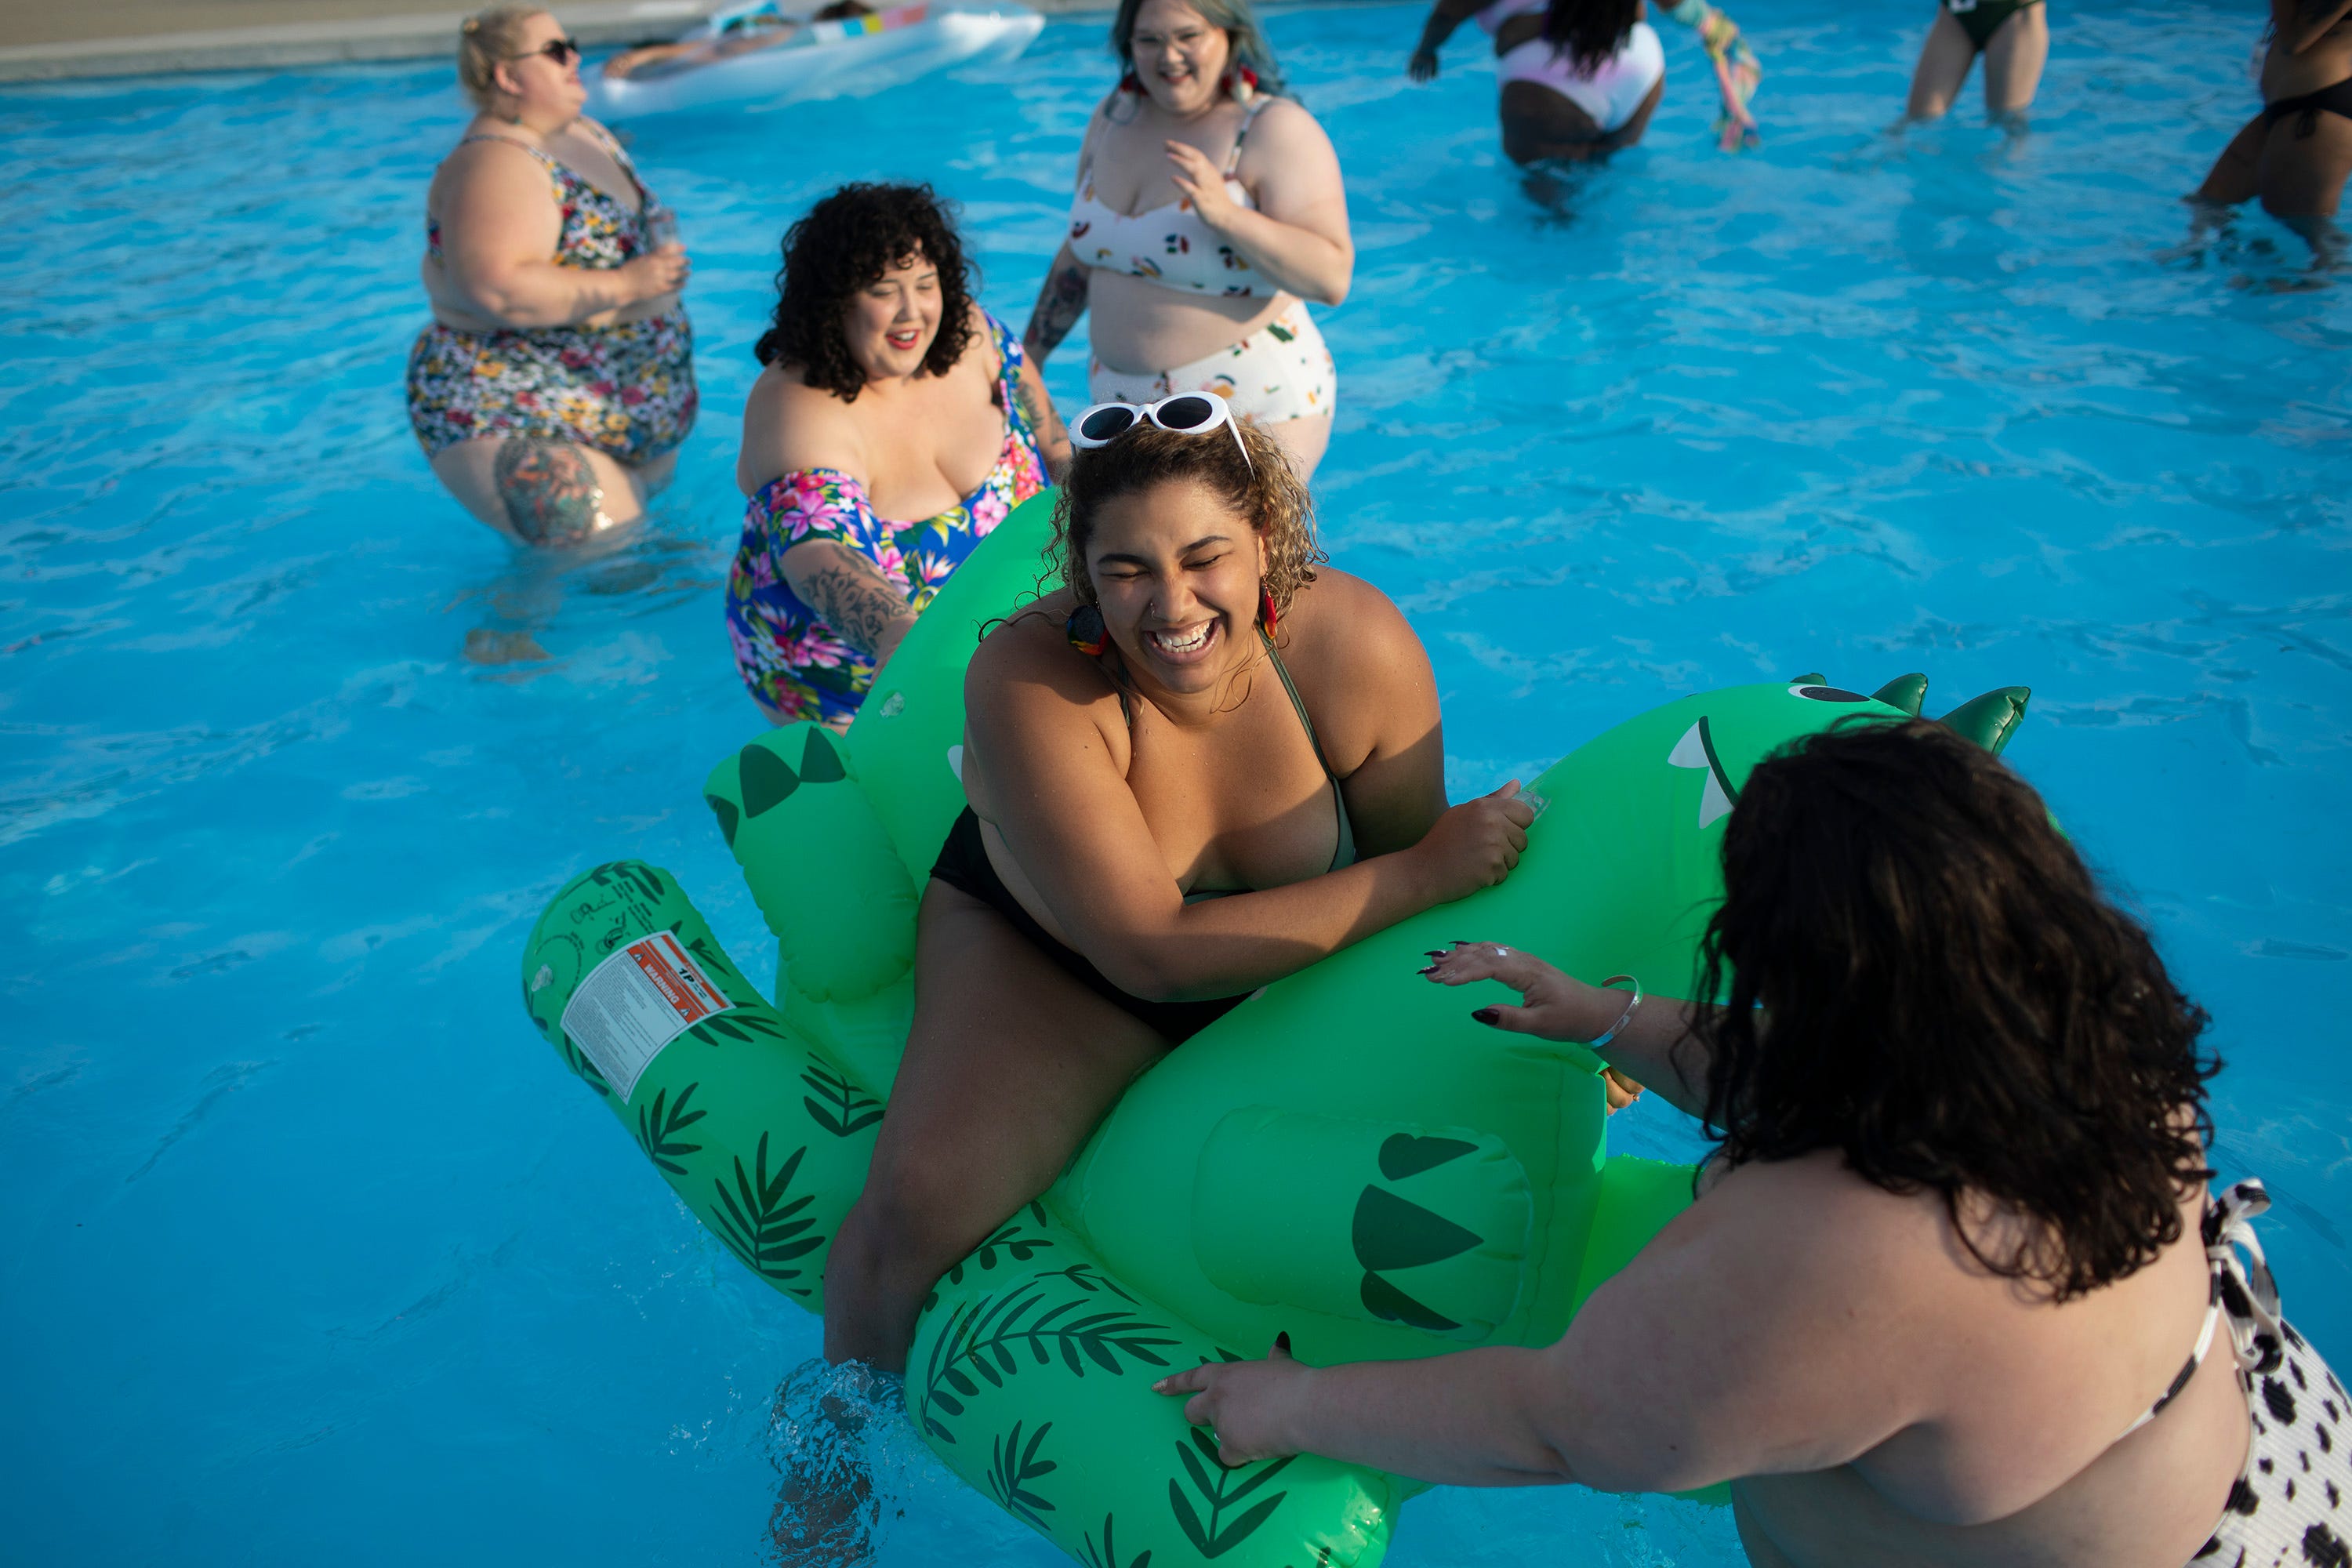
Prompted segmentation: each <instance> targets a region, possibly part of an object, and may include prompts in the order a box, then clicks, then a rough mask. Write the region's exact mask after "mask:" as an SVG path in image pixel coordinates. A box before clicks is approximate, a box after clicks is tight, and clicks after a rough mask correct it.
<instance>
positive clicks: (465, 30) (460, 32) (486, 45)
mask: <svg viewBox="0 0 2352 1568" xmlns="http://www.w3.org/2000/svg"><path fill="white" fill-rule="evenodd" d="M547 14H548V10H547V7H546V6H544V5H492V6H490V7H489V8H488V10H484V11H477V12H475V13H474V14H473V15H472V16H468V17H467V18H466V20H465V22H464V24H463V25H462V26H459V27H458V29H457V85H458V86H460V87H462V88H464V89H466V96H467V98H470V99H472V100H474V107H475V108H477V109H482V110H487V109H488V108H489V107H490V106H491V105H493V104H494V103H496V102H497V101H498V100H499V98H500V97H502V96H504V94H505V90H506V89H503V88H501V87H499V82H498V69H499V66H500V65H502V64H504V63H505V62H507V61H509V60H511V59H512V58H514V57H515V56H516V55H517V54H519V53H520V52H521V49H522V39H523V34H524V33H525V32H526V31H528V30H529V28H530V21H531V19H532V18H533V17H535V16H546V15H547Z"/></svg>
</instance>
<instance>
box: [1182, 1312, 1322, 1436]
mask: <svg viewBox="0 0 2352 1568" xmlns="http://www.w3.org/2000/svg"><path fill="white" fill-rule="evenodd" d="M1313 1376H1314V1370H1313V1369H1312V1368H1310V1367H1304V1366H1301V1365H1299V1364H1298V1363H1297V1362H1295V1361H1293V1360H1291V1359H1290V1336H1289V1335H1288V1334H1282V1335H1279V1336H1277V1337H1276V1340H1275V1342H1274V1348H1273V1349H1272V1350H1270V1351H1268V1352H1266V1355H1265V1360H1264V1361H1229V1362H1209V1363H1203V1364H1202V1365H1200V1366H1196V1367H1194V1368H1193V1369H1192V1371H1190V1372H1180V1373H1176V1374H1175V1375H1174V1376H1172V1377H1163V1378H1161V1379H1160V1381H1159V1382H1158V1383H1155V1384H1152V1385H1151V1388H1152V1392H1153V1393H1155V1394H1191V1395H1192V1398H1190V1399H1187V1400H1186V1401H1185V1402H1184V1419H1185V1420H1187V1421H1190V1422H1191V1423H1192V1425H1193V1426H1206V1427H1208V1428H1210V1429H1211V1430H1212V1431H1213V1433H1214V1434H1215V1435H1216V1439H1217V1458H1219V1459H1220V1460H1222V1461H1223V1462H1224V1463H1225V1464H1227V1465H1246V1464H1250V1463H1252V1462H1254V1461H1255V1460H1258V1459H1273V1458H1281V1457H1282V1456H1283V1455H1285V1454H1296V1453H1297V1452H1298V1444H1297V1442H1296V1441H1294V1440H1293V1439H1292V1438H1291V1437H1290V1436H1288V1434H1289V1433H1290V1432H1292V1431H1295V1430H1296V1429H1297V1422H1295V1421H1294V1420H1293V1419H1292V1415H1293V1414H1294V1413H1295V1412H1296V1411H1297V1409H1298V1408H1299V1407H1300V1406H1301V1405H1303V1404H1304V1403H1305V1402H1306V1398H1307V1380H1308V1379H1309V1378H1311V1377H1313Z"/></svg>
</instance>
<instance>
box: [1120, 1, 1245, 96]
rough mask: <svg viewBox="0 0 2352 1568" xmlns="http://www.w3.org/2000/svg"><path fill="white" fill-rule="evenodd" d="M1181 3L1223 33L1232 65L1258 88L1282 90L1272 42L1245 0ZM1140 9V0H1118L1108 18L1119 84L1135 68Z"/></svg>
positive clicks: (1141, 5) (1141, 4) (1123, 82)
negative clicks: (1248, 74) (1251, 76)
mask: <svg viewBox="0 0 2352 1568" xmlns="http://www.w3.org/2000/svg"><path fill="white" fill-rule="evenodd" d="M1183 4H1184V5H1188V6H1190V7H1191V8H1192V9H1193V10H1195V11H1198V12H1199V13H1200V14H1201V19H1202V21H1204V22H1206V23H1208V24H1209V26H1212V27H1216V28H1219V29H1221V30H1222V31H1223V33H1224V35H1225V45H1226V47H1227V48H1228V49H1229V50H1230V51H1231V58H1232V60H1233V64H1234V68H1236V69H1239V68H1242V67H1244V66H1246V67H1247V68H1249V69H1250V71H1251V72H1252V73H1253V74H1255V76H1256V78H1257V90H1258V91H1260V92H1263V93H1267V94H1271V95H1276V96H1279V95H1280V94H1281V93H1282V92H1283V90H1284V88H1283V80H1282V68H1281V67H1280V66H1279V65H1277V64H1276V63H1275V58H1274V46H1273V45H1272V44H1269V43H1267V42H1266V41H1265V32H1264V30H1263V29H1261V28H1260V27H1259V26H1258V25H1257V14H1256V13H1255V12H1254V11H1252V10H1251V9H1250V3H1249V0H1183ZM1142 9H1143V0H1118V15H1116V16H1113V17H1112V18H1111V21H1110V52H1111V53H1112V54H1114V55H1117V56H1118V64H1119V69H1120V71H1121V72H1122V76H1121V85H1125V80H1126V78H1127V77H1129V76H1132V75H1133V74H1134V72H1135V14H1136V13H1137V12H1138V11H1140V10H1142Z"/></svg>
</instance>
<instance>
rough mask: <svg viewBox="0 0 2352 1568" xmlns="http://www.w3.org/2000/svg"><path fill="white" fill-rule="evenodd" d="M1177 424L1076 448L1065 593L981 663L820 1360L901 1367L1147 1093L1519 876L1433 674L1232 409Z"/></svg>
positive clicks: (1516, 817)
mask: <svg viewBox="0 0 2352 1568" xmlns="http://www.w3.org/2000/svg"><path fill="white" fill-rule="evenodd" d="M1106 407H1110V412H1108V413H1106V412H1105V409H1106ZM1156 416H1157V417H1158V418H1159V419H1160V420H1164V421H1165V422H1167V423H1168V424H1170V425H1180V426H1185V427H1183V428H1176V429H1171V428H1163V427H1161V426H1160V425H1158V424H1155V423H1152V422H1151V420H1152V416H1150V415H1147V416H1146V417H1144V418H1143V419H1139V420H1135V421H1134V422H1133V423H1132V425H1131V426H1130V425H1129V419H1130V418H1131V416H1130V415H1129V413H1128V412H1126V411H1124V410H1122V409H1120V408H1118V407H1112V406H1111V405H1097V407H1096V408H1093V409H1089V410H1087V413H1086V414H1085V415H1081V416H1079V418H1078V419H1077V420H1076V422H1074V425H1073V427H1072V431H1071V438H1072V445H1073V446H1074V447H1078V448H1079V450H1077V451H1076V453H1075V455H1074V457H1073V458H1072V461H1071V465H1070V471H1069V474H1068V477H1067V479H1066V480H1065V481H1064V485H1063V489H1062V491H1061V496H1060V500H1059V503H1058V507H1057V510H1056V513H1055V522H1056V539H1055V552H1054V558H1055V566H1056V567H1057V569H1058V573H1059V575H1060V577H1061V581H1062V584H1063V585H1062V586H1061V587H1060V588H1059V589H1058V590H1057V591H1055V592H1054V593H1052V594H1049V595H1046V597H1045V599H1043V600H1042V601H1040V602H1039V603H1038V604H1037V605H1035V606H1034V608H1033V609H1031V610H1030V611H1027V612H1025V613H1024V614H1022V615H1019V616H1014V617H1013V619H1012V620H1010V621H1008V622H1006V623H1005V624H1003V625H1002V626H998V627H997V628H996V629H995V630H994V631H993V632H992V633H991V635H990V636H989V637H987V639H986V640H985V641H984V642H982V644H981V647H980V649H979V651H978V653H976V654H975V655H974V656H973V658H972V661H971V670H970V672H969V674H968V676H967V677H966V679H965V683H964V694H965V703H966V721H965V736H964V752H963V780H964V789H965V793H966V795H968V796H969V797H970V799H971V810H970V811H968V812H967V813H965V815H964V816H963V817H962V818H961V820H959V821H958V823H957V824H956V826H955V828H954V830H953V831H952V832H951V833H950V835H949V837H948V841H947V845H946V847H944V848H943V849H942V850H941V851H940V861H939V865H938V866H937V868H935V869H934V870H933V872H932V879H931V882H930V885H929V889H927V890H926V891H925V893H924V895H923V903H922V908H921V911H920V914H919V921H918V925H917V935H916V950H915V1018H914V1024H913V1026H912V1028H911V1030H910V1031H909V1033H908V1039H907V1050H906V1055H905V1057H904V1058H903V1059H902V1062H901V1064H900V1066H899V1068H898V1083H897V1086H896V1087H895V1088H894V1089H893V1090H892V1092H891V1096H890V1106H889V1110H888V1111H887V1114H886V1115H885V1116H884V1118H883V1121H882V1131H881V1137H880V1141H879V1142H877V1145H876V1147H875V1151H874V1163H873V1167H872V1171H871V1173H870V1174H869V1175H868V1177H867V1179H866V1190H865V1192H864V1194H862V1195H861V1196H860V1197H859V1198H858V1200H857V1204H856V1207H855V1208H853V1209H852V1210H851V1211H850V1214H849V1216H848V1218H847V1219H846V1220H845V1222H844V1224H843V1226H842V1228H841V1232H840V1235H839V1236H838V1237H836V1238H835V1242H834V1246H833V1254H832V1258H831V1261H830V1262H829V1263H828V1265H827V1267H826V1271H825V1320H824V1336H825V1356H826V1358H827V1359H828V1360H831V1361H835V1362H839V1361H846V1360H857V1361H864V1362H867V1363H872V1364H873V1365H875V1366H877V1367H879V1368H882V1369H884V1370H887V1371H893V1372H895V1371H898V1370H899V1369H901V1368H902V1367H903V1366H904V1365H905V1363H906V1356H907V1346H908V1342H909V1340H910V1339H911V1338H912V1335H913V1331H914V1321H915V1315H916V1312H917V1310H918V1309H919V1307H920V1306H921V1304H922V1300H923V1295H924V1292H926V1291H927V1290H929V1289H930V1287H931V1285H932V1283H933V1282H934V1281H935V1280H936V1279H938V1278H939V1277H940V1274H941V1273H943V1272H945V1271H946V1269H947V1268H950V1266H951V1265H953V1264H954V1263H955V1262H956V1261H957V1260H958V1259H959V1258H962V1257H963V1256H964V1255H965V1254H966V1253H967V1252H969V1251H970V1250H971V1247H973V1245H974V1244H976V1243H977V1242H979V1241H980V1240H981V1239H982V1237H985V1236H986V1235H987V1233H988V1231H989V1228H990V1227H991V1226H994V1225H996V1224H997V1223H999V1222H1000V1221H1002V1220H1003V1217H1004V1216H1005V1215H1009V1214H1011V1213H1013V1211H1014V1210H1015V1209H1017V1208H1018V1207H1020V1205H1022V1204H1023V1203H1024V1202H1026V1201H1027V1200H1028V1199H1030V1198H1032V1197H1034V1196H1035V1195H1036V1194H1039V1193H1041V1192H1043V1191H1044V1190H1045V1188H1046V1187H1047V1186H1048V1185H1050V1184H1052V1182H1053V1180H1054V1178H1055V1175H1056V1174H1058V1173H1060V1171H1061V1169H1062V1167H1063V1166H1064V1165H1065V1164H1066V1163H1068V1161H1069V1158H1070V1155H1071V1153H1072V1152H1074V1151H1075V1150H1076V1148H1077V1147H1078V1145H1079V1143H1080V1142H1082V1141H1083V1140H1084V1139H1085V1138H1086V1136H1087V1133H1088V1132H1089V1131H1091V1130H1092V1129H1093V1128H1094V1126H1095V1124H1096V1123H1097V1121H1100V1120H1101V1119H1102V1116H1103V1113H1104V1112H1105V1111H1107V1110H1108V1109H1109V1108H1110V1105H1111V1103H1112V1101H1114V1100H1117V1099H1118V1095H1119V1093H1120V1091H1121V1090H1122V1089H1125V1088H1126V1087H1127V1085H1128V1083H1129V1081H1130V1080H1131V1079H1134V1078H1135V1077H1136V1075H1138V1074H1139V1073H1140V1072H1142V1071H1143V1070H1144V1069H1145V1068H1149V1067H1150V1066H1151V1064H1152V1063H1154V1062H1156V1061H1158V1060H1159V1059H1160V1058H1161V1057H1162V1056H1164V1055H1165V1054H1167V1052H1168V1051H1169V1050H1170V1049H1171V1048H1172V1047H1176V1046H1179V1045H1181V1043H1182V1042H1183V1041H1184V1040H1185V1039H1186V1038H1187V1037H1190V1036H1192V1035H1193V1034H1195V1033H1197V1032H1198V1031H1199V1030H1201V1029H1202V1028H1204V1027H1206V1026H1207V1025H1208V1024H1209V1023H1210V1022H1212V1021H1213V1019H1214V1018H1216V1017H1217V1016H1219V1015H1221V1014H1223V1012H1225V1011H1226V1010H1227V1009H1229V1008H1231V1007H1233V1006H1234V1005H1237V1004H1238V1003H1239V1002H1240V1001H1241V1000H1242V999H1243V998H1244V997H1245V996H1246V995H1247V994H1249V993H1250V992H1252V991H1255V989H1257V988H1258V987H1259V986H1261V985H1265V984H1268V983H1269V982H1271V981H1274V980H1277V979H1280V978H1281V977H1282V976H1284V975H1286V974H1289V973H1294V972H1295V971H1297V970H1299V969H1302V968H1304V967H1306V966H1307V964H1309V963H1314V962H1315V961H1316V960H1318V959H1319V958H1322V957H1324V956H1326V955H1327V954H1328V953H1331V952H1337V951H1338V950H1339V949H1340V948H1343V947H1345V946H1347V945H1348V944H1349V943H1350V942H1355V941H1357V940H1359V939H1360V938H1362V937H1365V936H1368V935H1370V933H1372V932H1373V931H1379V930H1381V929H1382V928H1383V927H1385V926H1388V925H1391V924H1393V923H1394V922H1395V921H1400V920H1402V919H1404V918H1405V917H1406V916H1408V915H1412V914H1414V913H1416V912H1418V911H1420V910H1425V909H1428V908H1430V907H1431V906H1433V905H1435V904H1440V903H1444V902H1446V901H1447V900H1453V899H1458V898H1462V897H1464V896H1465V895H1467V894H1469V893H1471V892H1474V891H1475V890H1476V889H1480V888H1483V887H1486V886H1489V885H1491V884H1493V883H1495V882H1497V881H1500V880H1501V879H1503V878H1504V877H1505V876H1507V874H1508V873H1509V871H1510V870H1511V868H1512V867H1514V866H1515V865H1517V862H1518V855H1519V851H1520V850H1521V849H1522V848H1523V847H1525V846H1526V843H1527V833H1526V828H1527V825H1528V822H1529V821H1530V820H1532V818H1533V815H1534V814H1533V812H1532V811H1531V810H1530V809H1529V807H1528V805H1527V804H1526V803H1525V802H1523V801H1522V800H1520V799H1519V798H1518V786H1517V784H1516V783H1512V784H1506V785H1504V786H1503V787H1502V788H1501V789H1498V790H1496V791H1495V792H1494V793H1493V794H1492V795H1484V796H1482V797H1480V798H1478V799H1476V800H1473V801H1470V802H1468V803H1466V804H1465V805H1458V806H1454V807H1453V808H1451V809H1448V808H1447V806H1446V804H1445V787H1444V739H1443V736H1442V734H1441V732H1440V731H1439V726H1438V712H1437V689H1436V684H1435V681H1434V679H1433V677H1432V676H1431V673H1430V668H1429V659H1428V657H1427V655H1426V654H1424V653H1423V651H1422V647H1421V643H1420V641H1419V639H1418V638H1416V637H1414V636H1413V634H1412V628H1411V627H1410V626H1407V625H1406V624H1405V620H1404V617H1403V616H1402V615H1401V614H1400V613H1399V612H1398V610H1397V608H1396V606H1395V605H1392V604H1391V603H1390V602H1389V601H1388V600H1387V599H1386V598H1385V597H1383V596H1382V595H1381V593H1380V592H1379V591H1378V590H1377V589H1375V588H1373V587H1372V586H1371V585H1370V584H1367V583H1364V582H1362V581H1360V580H1359V579H1357V578H1355V577H1351V576H1349V575H1348V574H1345V573H1343V572H1335V571H1333V570H1331V569H1330V568H1328V567H1318V564H1317V563H1318V560H1319V559H1320V556H1319V552H1318V550H1317V548H1316V544H1315V537H1314V524H1313V518H1312V513H1311V511H1310V510H1309V505H1308V501H1307V490H1306V487H1305V486H1304V485H1302V484H1301V483H1300V482H1299V481H1298V479H1297V476H1296V474H1295V473H1294V472H1293V470H1292V468H1291V466H1290V463H1289V460H1288V458H1286V456H1285V453H1284V449H1283V447H1282V446H1281V444H1280V443H1279V442H1278V441H1276V439H1275V438H1274V437H1272V436H1270V435H1268V434H1266V433H1265V431H1264V430H1262V429H1260V428H1259V427H1257V426H1255V425H1241V424H1237V423H1235V422H1234V421H1233V420H1232V419H1231V418H1230V416H1229V415H1228V412H1227V409H1226V406H1225V405H1224V404H1223V402H1222V400H1218V399H1216V398H1214V396H1213V395H1209V394H1197V393H1196V394H1191V395H1186V396H1182V397H1177V398H1171V399H1168V400H1167V401H1166V402H1165V403H1163V404H1161V405H1156ZM1122 426H1127V427H1126V428H1123V429H1122ZM1114 432H1116V433H1114ZM1093 442H1100V444H1099V445H1090V443H1093Z"/></svg>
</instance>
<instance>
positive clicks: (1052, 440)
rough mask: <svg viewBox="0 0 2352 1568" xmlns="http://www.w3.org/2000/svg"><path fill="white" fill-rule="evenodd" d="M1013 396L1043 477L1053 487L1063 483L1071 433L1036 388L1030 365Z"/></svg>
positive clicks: (1068, 458) (1037, 385) (1034, 373)
mask: <svg viewBox="0 0 2352 1568" xmlns="http://www.w3.org/2000/svg"><path fill="white" fill-rule="evenodd" d="M1013 399H1014V401H1016V402H1017V403H1019V404H1020V405H1021V416H1022V418H1024V419H1025V420H1027V421H1028V422H1029V429H1030V431H1031V432H1032V434H1034V436H1035V437H1036V438H1037V452H1038V455H1039V456H1040V457H1042V458H1045V477H1046V478H1047V479H1052V480H1053V481H1054V482H1055V484H1059V483H1061V482H1062V472H1063V470H1064V469H1065V468H1068V467H1069V462H1070V432H1069V430H1068V428H1067V427H1066V426H1064V425H1063V423H1062V416H1061V415H1059V414H1057V413H1055V409H1054V400H1053V399H1052V398H1051V397H1049V396H1047V395H1045V387H1043V386H1042V385H1040V384H1038V378H1037V370H1036V367H1035V366H1034V364H1033V365H1031V366H1030V367H1029V369H1028V374H1025V375H1023V376H1021V377H1019V378H1018V379H1016V380H1015V381H1014V382H1013Z"/></svg>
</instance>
